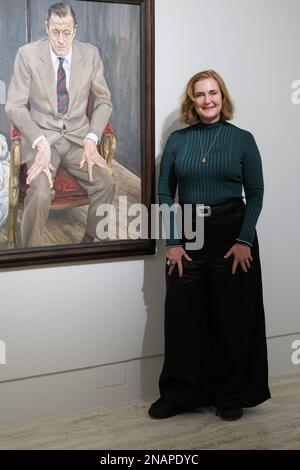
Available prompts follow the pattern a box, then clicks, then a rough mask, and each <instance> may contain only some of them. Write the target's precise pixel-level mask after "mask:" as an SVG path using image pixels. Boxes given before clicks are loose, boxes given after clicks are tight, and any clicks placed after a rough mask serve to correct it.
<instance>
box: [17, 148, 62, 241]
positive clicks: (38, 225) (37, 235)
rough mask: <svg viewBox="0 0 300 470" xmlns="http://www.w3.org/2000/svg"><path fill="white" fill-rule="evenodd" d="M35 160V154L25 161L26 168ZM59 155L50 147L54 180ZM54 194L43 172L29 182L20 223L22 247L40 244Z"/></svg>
mask: <svg viewBox="0 0 300 470" xmlns="http://www.w3.org/2000/svg"><path fill="white" fill-rule="evenodd" d="M34 161H35V154H34V153H32V159H30V160H29V161H27V162H26V165H27V170H29V168H31V166H32V165H33V163H34ZM59 162H60V156H59V154H58V152H57V150H56V149H55V148H54V147H51V164H52V166H53V167H54V170H51V175H52V179H53V181H54V178H55V175H56V172H57V169H58V166H59ZM54 196H55V191H54V189H53V188H52V189H51V188H50V187H49V182H48V178H47V176H46V175H45V173H40V174H39V175H38V176H36V177H35V178H34V179H33V180H32V181H31V183H30V185H29V188H28V189H27V193H26V197H25V200H24V211H23V219H22V225H21V245H22V247H23V248H27V247H31V246H40V245H41V244H42V242H41V237H42V232H43V229H44V227H45V225H46V222H47V219H48V214H49V208H50V204H51V200H52V199H53V198H54Z"/></svg>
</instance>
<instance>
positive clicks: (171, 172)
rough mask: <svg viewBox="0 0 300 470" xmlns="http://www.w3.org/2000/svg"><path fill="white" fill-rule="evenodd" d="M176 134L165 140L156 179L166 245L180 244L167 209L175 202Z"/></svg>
mask: <svg viewBox="0 0 300 470" xmlns="http://www.w3.org/2000/svg"><path fill="white" fill-rule="evenodd" d="M175 149H176V134H175V133H173V134H171V135H170V137H169V138H168V140H167V143H166V146H165V149H164V152H163V155H162V159H161V164H160V175H159V181H158V195H159V204H160V209H161V211H162V215H163V223H164V227H165V233H166V238H167V241H166V245H167V246H176V245H181V244H182V242H181V239H180V237H179V234H178V231H177V226H176V217H175V215H174V212H173V211H172V210H169V209H170V208H171V206H172V205H173V204H174V202H175V195H176V189H177V177H176V173H175V159H176V150H175Z"/></svg>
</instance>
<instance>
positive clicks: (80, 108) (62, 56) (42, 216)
mask: <svg viewBox="0 0 300 470" xmlns="http://www.w3.org/2000/svg"><path fill="white" fill-rule="evenodd" d="M45 27H46V32H47V35H48V37H47V38H45V39H42V40H38V41H36V42H33V43H28V44H25V45H24V46H22V47H21V48H20V49H19V51H18V54H17V57H16V60H15V66H14V73H13V77H12V80H11V83H10V86H9V90H8V96H7V102H6V108H5V109H6V111H7V113H8V114H9V116H10V118H11V120H12V122H13V123H14V124H15V125H16V126H17V128H18V129H19V131H20V132H21V135H22V161H23V162H26V164H27V169H28V172H27V183H28V184H29V188H28V190H27V195H26V198H25V201H24V212H23V220H22V227H21V234H22V246H23V247H30V246H39V245H41V235H42V232H43V229H44V227H45V225H46V222H47V218H48V214H49V208H50V203H51V200H52V199H53V197H54V195H55V194H54V190H53V180H54V178H55V175H56V172H57V169H58V166H59V164H60V163H61V164H62V165H63V166H64V167H65V168H66V169H67V170H68V171H69V172H70V173H71V174H72V175H73V176H75V178H76V179H77V180H78V182H79V183H80V185H81V186H82V187H83V188H84V189H85V190H86V192H87V193H88V195H89V201H90V204H89V209H88V214H87V223H86V233H85V235H84V237H83V239H82V240H81V243H89V242H92V241H93V240H94V239H95V237H96V225H97V222H98V220H99V218H97V217H96V211H97V207H98V206H99V205H100V204H102V203H104V204H110V203H112V200H113V197H114V192H115V184H114V182H113V179H112V177H111V176H110V174H109V172H108V170H107V164H106V161H105V160H104V159H103V158H102V157H101V156H100V155H99V153H98V150H97V143H98V141H99V140H100V139H101V135H102V133H103V130H104V129H105V127H106V124H107V122H108V119H109V116H110V114H111V111H112V105H111V100H110V92H109V89H108V87H107V84H106V81H105V78H104V74H103V65H102V62H101V58H100V55H99V52H98V49H97V48H96V47H95V46H93V45H92V44H88V43H83V42H79V41H77V40H75V39H74V38H75V34H76V27H77V23H76V17H75V13H74V11H73V9H72V8H71V6H70V5H69V4H68V3H66V2H64V3H55V4H54V5H52V6H50V8H49V10H48V18H47V20H46V21H45ZM90 94H92V97H93V102H94V104H93V114H92V117H91V120H90V122H89V120H88V118H87V116H86V109H87V104H88V99H89V95H90Z"/></svg>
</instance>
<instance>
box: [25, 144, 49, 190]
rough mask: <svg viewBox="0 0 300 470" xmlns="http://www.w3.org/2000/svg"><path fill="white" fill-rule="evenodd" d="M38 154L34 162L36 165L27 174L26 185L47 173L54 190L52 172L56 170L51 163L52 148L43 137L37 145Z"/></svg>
mask: <svg viewBox="0 0 300 470" xmlns="http://www.w3.org/2000/svg"><path fill="white" fill-rule="evenodd" d="M36 148H37V154H36V157H35V160H34V164H33V165H32V166H31V167H30V168H29V170H28V172H27V179H26V183H27V184H30V183H31V181H32V180H33V179H34V178H36V177H37V176H38V175H39V174H40V173H43V172H44V173H45V175H46V176H47V179H48V183H49V186H50V188H53V180H52V176H51V172H50V170H54V168H53V166H52V165H51V163H50V160H51V147H50V144H49V142H48V140H47V139H46V137H43V138H42V139H41V140H40V141H39V142H38V143H37V145H36Z"/></svg>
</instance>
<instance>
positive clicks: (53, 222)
mask: <svg viewBox="0 0 300 470" xmlns="http://www.w3.org/2000/svg"><path fill="white" fill-rule="evenodd" d="M113 171H114V179H115V181H116V193H115V199H114V206H115V208H116V213H117V222H118V220H119V217H118V213H119V210H118V201H119V196H127V198H128V205H130V204H135V203H139V202H141V179H140V178H139V177H138V176H136V175H134V174H133V173H132V172H130V171H129V170H127V169H126V168H125V167H124V166H122V165H121V164H120V163H118V162H116V161H114V162H113ZM87 210H88V206H81V207H75V208H71V209H64V210H58V211H50V215H49V218H48V222H47V225H46V229H45V231H44V234H43V237H42V246H51V245H65V244H73V243H79V242H80V240H81V239H82V237H83V235H84V233H85V222H86V214H87ZM21 218H22V211H19V213H18V221H17V230H16V235H17V242H19V241H20V223H21ZM119 233H121V234H122V233H124V230H123V228H122V227H121V228H119V224H118V223H117V237H116V238H121V237H119V236H118V234H119ZM6 240H7V237H6V231H5V230H4V229H2V230H1V231H0V250H6Z"/></svg>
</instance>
